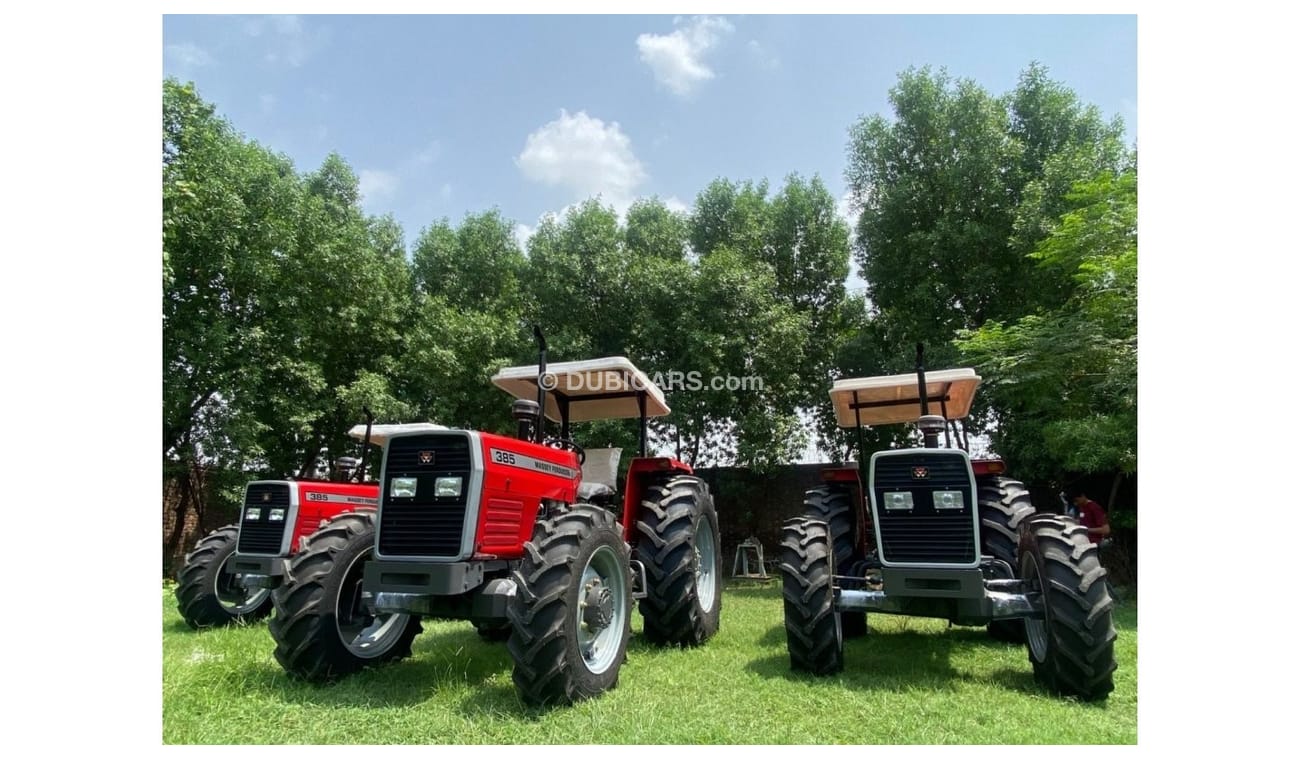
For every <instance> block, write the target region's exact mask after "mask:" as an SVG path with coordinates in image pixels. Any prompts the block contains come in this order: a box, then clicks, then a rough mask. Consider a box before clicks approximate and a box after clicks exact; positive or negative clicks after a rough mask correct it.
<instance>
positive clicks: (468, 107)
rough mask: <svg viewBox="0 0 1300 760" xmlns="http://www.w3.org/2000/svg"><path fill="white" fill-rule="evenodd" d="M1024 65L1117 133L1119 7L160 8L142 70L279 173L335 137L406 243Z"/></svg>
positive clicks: (840, 151)
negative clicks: (923, 70)
mask: <svg viewBox="0 0 1300 760" xmlns="http://www.w3.org/2000/svg"><path fill="white" fill-rule="evenodd" d="M1035 60H1037V61H1040V62H1042V63H1044V64H1046V65H1047V66H1048V68H1049V70H1050V72H1051V75H1052V76H1053V78H1055V79H1058V80H1060V81H1063V82H1064V83H1065V84H1066V85H1068V86H1069V87H1071V88H1072V89H1074V90H1075V91H1076V92H1077V93H1078V94H1079V96H1080V97H1081V98H1082V99H1083V100H1084V101H1085V102H1088V103H1092V104H1095V105H1097V106H1098V107H1099V108H1100V109H1101V110H1102V112H1103V113H1104V114H1105V115H1106V116H1108V117H1109V116H1113V115H1119V116H1121V117H1123V119H1124V120H1125V122H1126V126H1127V128H1128V133H1129V139H1130V141H1133V140H1134V139H1135V135H1136V128H1137V123H1136V122H1137V21H1136V17H1134V16H1060V15H1057V16H726V17H719V16H711V17H704V16H689V17H673V16H165V17H164V23H163V70H164V73H165V74H166V75H171V76H176V77H178V78H180V79H182V80H193V81H194V82H195V83H196V84H197V86H198V89H199V92H200V94H201V95H202V96H203V97H204V98H206V99H207V100H209V101H210V102H213V103H215V104H216V106H217V108H218V109H219V110H220V112H221V113H223V114H224V115H225V116H227V117H228V118H229V119H230V120H231V121H232V122H233V124H234V125H235V126H236V128H237V129H239V130H240V131H242V132H243V133H244V134H246V135H247V136H249V137H251V138H254V139H256V140H258V141H260V142H262V143H264V144H266V145H268V146H270V147H271V148H273V149H275V150H277V151H280V152H282V153H285V154H287V155H288V156H289V157H290V158H292V159H293V161H294V163H295V165H296V166H297V167H298V169H299V170H303V171H309V170H311V169H314V168H315V167H317V166H319V164H320V162H321V160H322V159H323V158H324V157H325V156H326V154H328V153H329V152H330V151H338V152H339V153H340V154H341V155H342V156H343V157H344V158H345V159H346V160H347V161H348V162H349V163H350V164H351V165H352V167H353V169H354V170H356V172H357V173H358V175H359V176H360V178H361V184H362V191H363V195H364V200H363V203H364V205H365V207H366V209H367V210H368V211H369V212H371V213H392V214H393V215H394V216H395V217H396V218H397V220H398V221H399V222H401V224H402V226H403V228H404V229H405V231H406V234H407V239H408V241H410V240H414V238H415V236H416V235H417V234H418V233H419V230H420V229H421V228H422V227H424V226H425V225H427V224H429V223H430V222H432V221H434V220H436V219H439V218H442V217H447V218H449V219H450V220H452V221H453V222H456V221H458V220H460V219H461V218H462V217H463V216H464V215H465V214H466V213H468V212H476V211H480V210H484V209H488V208H491V207H493V206H496V207H498V208H500V209H501V211H502V213H503V214H504V215H505V216H506V217H508V218H510V219H512V220H514V221H515V222H517V223H518V224H519V225H520V226H519V227H518V232H519V234H520V235H521V237H522V236H526V235H527V233H528V231H529V230H530V229H531V228H533V227H535V226H536V224H537V221H538V219H539V217H540V216H541V215H542V214H545V213H548V212H557V211H562V210H563V209H564V208H565V207H566V206H568V205H570V204H572V203H574V202H576V201H579V200H582V199H585V198H587V197H590V196H592V195H595V194H597V193H600V194H601V195H602V197H603V198H604V199H605V200H606V202H608V203H610V204H612V205H614V206H615V207H618V208H624V207H626V205H627V204H628V203H630V202H631V200H632V199H634V198H636V197H642V196H650V195H658V196H659V197H661V198H663V199H665V200H666V201H668V203H669V204H670V205H672V206H675V207H680V208H687V207H689V205H690V204H691V202H692V200H693V198H694V197H695V195H696V194H697V193H698V192H699V191H700V190H701V189H703V188H704V187H705V185H706V184H708V183H709V182H710V181H711V180H713V179H715V178H717V177H727V178H729V179H733V180H744V179H761V178H767V179H769V180H771V182H772V184H773V185H777V184H779V183H780V181H781V180H782V179H783V178H784V177H785V176H786V175H787V174H789V173H791V172H798V173H800V174H802V175H804V176H811V175H814V174H817V175H820V176H821V177H822V179H823V180H824V181H825V182H826V184H827V186H828V187H829V188H830V190H831V191H832V192H833V193H834V194H835V196H836V197H837V198H840V197H842V196H843V194H844V190H845V187H844V180H843V170H844V163H845V160H844V155H845V147H846V144H847V130H848V128H849V126H850V124H852V123H853V122H854V120H856V119H857V118H858V117H859V116H861V115H863V114H870V113H885V114H888V101H887V96H888V91H889V88H890V87H891V86H892V85H893V84H894V82H895V81H896V79H897V75H898V73H899V72H900V71H902V70H904V69H906V68H907V67H909V66H924V65H930V66H933V67H936V68H938V67H946V68H947V69H948V71H949V73H951V74H952V75H954V76H957V77H969V78H972V79H974V80H975V81H977V82H979V83H980V84H981V85H983V86H984V87H985V88H986V89H988V90H989V91H991V92H994V93H999V94H1000V93H1003V92H1006V91H1007V90H1009V89H1011V88H1012V87H1013V86H1014V85H1015V82H1016V78H1017V76H1018V74H1019V73H1020V72H1021V71H1022V70H1023V69H1024V68H1025V67H1026V66H1027V65H1028V64H1029V63H1030V62H1031V61H1035Z"/></svg>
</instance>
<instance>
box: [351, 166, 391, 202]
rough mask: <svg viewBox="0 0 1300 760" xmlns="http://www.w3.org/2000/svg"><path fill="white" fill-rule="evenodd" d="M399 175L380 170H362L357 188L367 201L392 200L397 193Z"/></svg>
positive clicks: (358, 176)
mask: <svg viewBox="0 0 1300 760" xmlns="http://www.w3.org/2000/svg"><path fill="white" fill-rule="evenodd" d="M398 184H399V182H398V179H397V175H396V174H393V173H392V172H386V171H382V170H380V169H362V170H361V171H359V172H357V187H358V189H359V190H360V191H361V197H362V199H363V200H365V201H370V202H375V201H379V200H383V199H385V198H391V197H392V196H393V193H395V192H397V186H398Z"/></svg>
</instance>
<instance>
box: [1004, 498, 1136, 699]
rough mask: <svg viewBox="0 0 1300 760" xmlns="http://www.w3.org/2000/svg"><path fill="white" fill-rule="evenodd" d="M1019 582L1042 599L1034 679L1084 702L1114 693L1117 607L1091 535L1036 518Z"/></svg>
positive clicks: (1030, 630)
mask: <svg viewBox="0 0 1300 760" xmlns="http://www.w3.org/2000/svg"><path fill="white" fill-rule="evenodd" d="M1020 577H1021V578H1022V579H1023V580H1024V581H1025V583H1026V585H1027V586H1028V587H1029V590H1030V591H1031V592H1037V593H1039V594H1041V597H1042V605H1043V619H1042V620H1036V619H1027V620H1026V621H1025V639H1026V642H1025V643H1026V647H1027V648H1028V650H1029V662H1030V663H1031V664H1032V665H1033V667H1034V678H1035V680H1037V681H1038V682H1039V683H1041V684H1042V685H1044V686H1045V687H1047V688H1048V689H1049V690H1051V691H1053V692H1056V693H1058V694H1064V695H1068V696H1074V697H1078V698H1079V699H1081V700H1083V701H1085V702H1091V701H1097V700H1101V699H1105V698H1106V696H1107V695H1108V694H1110V692H1111V691H1112V690H1114V688H1115V680H1114V673H1115V668H1116V663H1115V626H1114V624H1113V621H1112V620H1111V608H1112V606H1113V604H1114V603H1113V602H1112V601H1111V598H1110V593H1109V592H1108V591H1107V590H1106V570H1105V569H1104V568H1102V566H1101V562H1100V561H1099V559H1098V556H1097V547H1096V545H1095V544H1093V543H1092V542H1091V541H1089V540H1088V529H1087V528H1084V527H1083V526H1082V525H1079V524H1078V523H1076V522H1075V521H1074V520H1072V519H1070V518H1065V517H1056V516H1052V517H1043V516H1040V517H1036V518H1035V519H1034V520H1033V521H1032V522H1030V523H1029V524H1028V525H1027V526H1025V528H1024V530H1023V532H1022V533H1021V537H1020Z"/></svg>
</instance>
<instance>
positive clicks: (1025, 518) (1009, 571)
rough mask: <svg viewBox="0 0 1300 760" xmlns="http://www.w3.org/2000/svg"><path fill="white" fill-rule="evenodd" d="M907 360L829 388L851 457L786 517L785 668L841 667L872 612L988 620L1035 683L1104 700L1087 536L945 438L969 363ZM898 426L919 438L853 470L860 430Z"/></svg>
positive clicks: (1108, 664)
mask: <svg viewBox="0 0 1300 760" xmlns="http://www.w3.org/2000/svg"><path fill="white" fill-rule="evenodd" d="M916 370H917V371H916V374H908V375H892V376H887V377H868V378H853V379H845V380H839V381H836V382H835V384H834V386H833V387H832V389H831V392H830V396H831V401H832V403H833V404H834V407H835V414H836V418H837V421H838V423H839V424H840V426H841V427H845V428H855V429H856V430H857V440H858V451H859V456H858V465H856V466H846V467H836V468H830V469H827V470H825V471H824V472H823V473H822V479H823V481H825V485H823V486H821V487H819V488H814V489H812V490H810V491H808V492H807V493H806V494H805V496H804V508H803V516H802V517H799V518H795V519H792V520H788V521H787V522H786V523H785V524H784V525H783V526H782V537H781V559H780V569H781V574H782V583H783V595H784V607H785V630H786V646H787V649H788V650H789V653H790V665H791V667H792V668H793V669H795V670H802V671H807V672H810V673H813V674H816V675H828V674H831V673H835V672H838V671H840V670H841V669H842V668H843V666H844V639H845V638H846V637H850V636H861V635H863V634H865V633H866V632H867V624H866V613H867V611H869V610H871V611H876V612H887V613H892V614H897V615H912V616H920V617H932V618H940V619H945V620H948V621H950V622H951V623H955V624H957V625H987V626H988V629H989V633H990V634H991V635H993V636H994V637H995V638H999V639H1003V640H1007V641H1016V642H1024V643H1025V644H1026V646H1027V648H1028V650H1029V661H1030V663H1031V664H1032V666H1033V671H1034V678H1035V679H1036V680H1037V681H1038V682H1039V683H1041V684H1043V685H1044V686H1045V687H1046V688H1047V689H1049V690H1051V691H1053V692H1056V693H1059V694H1063V695H1069V696H1074V697H1077V698H1079V699H1081V700H1084V701H1093V700H1101V699H1104V698H1105V697H1106V696H1107V695H1108V694H1110V692H1111V691H1112V690H1113V689H1114V682H1113V673H1114V671H1115V667H1116V663H1115V654H1114V642H1115V628H1114V626H1113V625H1112V621H1111V606H1112V601H1111V597H1110V595H1109V593H1108V591H1107V587H1106V582H1105V577H1106V571H1105V570H1104V569H1103V568H1102V567H1101V564H1100V563H1099V561H1098V549H1097V547H1096V545H1094V544H1092V543H1091V542H1090V541H1089V540H1088V533H1087V530H1086V529H1085V528H1084V527H1082V526H1081V525H1079V524H1078V523H1077V522H1075V521H1074V520H1073V519H1071V518H1069V517H1063V516H1059V515H1054V514H1046V513H1044V514H1040V513H1036V512H1035V509H1034V507H1033V505H1032V504H1031V503H1030V499H1029V492H1028V491H1027V490H1026V488H1025V486H1024V484H1023V483H1020V482H1019V481H1016V480H1012V479H1011V478H1008V477H1006V476H1005V475H1004V474H1003V473H1004V470H1005V466H1004V464H1003V462H1002V461H1001V460H996V459H991V460H990V459H971V458H970V456H969V455H968V454H967V452H966V451H965V450H963V449H962V448H960V447H953V445H952V441H953V440H954V438H956V439H957V440H961V436H958V435H957V434H956V433H957V431H956V430H955V428H956V421H957V420H961V419H963V418H965V417H966V415H967V414H968V413H969V410H970V405H971V401H972V399H973V398H974V395H975V389H976V387H977V386H978V385H979V383H980V377H979V376H978V375H976V374H975V371H974V370H972V369H950V370H942V371H937V372H929V373H927V372H926V371H925V369H924V366H923V351H922V348H921V347H920V346H918V347H917V354H916ZM935 407H937V408H938V410H939V411H940V414H939V415H934V414H931V413H930V412H931V410H932V409H933V408H935ZM910 422H915V423H916V424H917V426H918V428H919V429H920V431H921V433H922V437H923V440H924V447H923V448H915V449H896V450H889V451H878V452H876V453H874V454H872V456H871V460H870V466H869V468H868V469H867V470H866V471H865V472H863V471H862V470H861V467H862V464H863V460H864V458H865V457H864V456H863V455H862V426H863V425H869V426H870V425H886V424H896V423H910ZM940 434H942V435H943V437H944V439H945V443H946V447H945V448H940V447H939V436H940Z"/></svg>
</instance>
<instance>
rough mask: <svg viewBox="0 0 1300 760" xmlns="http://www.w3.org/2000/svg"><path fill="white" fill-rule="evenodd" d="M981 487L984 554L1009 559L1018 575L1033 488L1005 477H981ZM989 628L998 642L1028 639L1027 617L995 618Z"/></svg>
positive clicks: (1008, 561)
mask: <svg viewBox="0 0 1300 760" xmlns="http://www.w3.org/2000/svg"><path fill="white" fill-rule="evenodd" d="M978 486H979V494H978V496H979V510H980V546H981V548H982V550H983V553H984V554H988V555H991V556H992V557H993V558H994V559H1000V560H1002V561H1003V562H1006V563H1007V566H1008V567H1009V568H1010V569H1011V572H1012V573H1013V574H1014V573H1015V572H1017V571H1018V567H1019V562H1018V561H1017V559H1016V544H1017V542H1018V541H1019V537H1020V525H1021V523H1023V522H1024V520H1025V518H1027V517H1029V516H1031V515H1033V514H1034V513H1035V510H1034V505H1033V503H1032V502H1031V501H1030V500H1029V489H1027V488H1025V484H1024V483H1021V482H1020V481H1018V480H1012V479H1011V478H1003V477H992V478H981V479H980V480H979V481H978ZM1007 577H1010V576H1007ZM988 631H989V636H992V637H993V638H995V639H997V640H998V641H1007V642H1011V643H1013V644H1023V643H1024V642H1025V621H1024V620H994V621H993V622H991V623H989V625H988Z"/></svg>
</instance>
